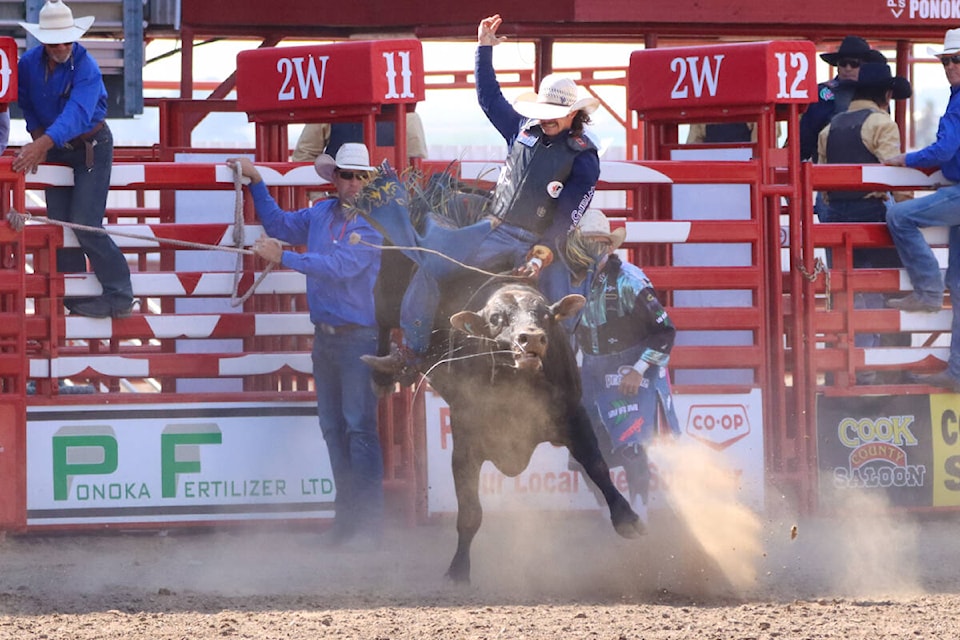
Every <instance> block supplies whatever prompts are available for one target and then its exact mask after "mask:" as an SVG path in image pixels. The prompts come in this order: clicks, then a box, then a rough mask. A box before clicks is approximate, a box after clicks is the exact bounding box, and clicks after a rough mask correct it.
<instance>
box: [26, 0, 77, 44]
mask: <svg viewBox="0 0 960 640" xmlns="http://www.w3.org/2000/svg"><path fill="white" fill-rule="evenodd" d="M93 20H94V16H84V17H83V18H77V19H76V20H74V18H73V11H70V7H68V6H67V5H65V4H63V3H62V2H60V0H47V2H46V3H45V4H44V5H43V8H42V9H40V20H39V22H38V23H37V24H34V23H32V22H21V23H20V26H21V27H23V28H24V29H26V30H27V32H28V33H29V34H30V35H32V36H33V37H34V38H36V39H37V40H39V41H40V42H41V43H43V44H67V43H70V42H76V41H77V40H79V39H80V38H82V37H83V34H85V33H86V32H87V29H89V28H90V27H91V26H93Z"/></svg>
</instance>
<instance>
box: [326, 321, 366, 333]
mask: <svg viewBox="0 0 960 640" xmlns="http://www.w3.org/2000/svg"><path fill="white" fill-rule="evenodd" d="M315 326H316V327H317V331H318V332H320V333H323V334H325V335H328V336H336V335H341V334H344V333H347V332H349V331H356V330H357V329H363V325H360V324H338V325H336V326H334V325H332V324H327V323H326V322H321V323H319V324H317V325H315Z"/></svg>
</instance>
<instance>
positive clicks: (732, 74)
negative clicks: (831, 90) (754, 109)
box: [628, 40, 817, 111]
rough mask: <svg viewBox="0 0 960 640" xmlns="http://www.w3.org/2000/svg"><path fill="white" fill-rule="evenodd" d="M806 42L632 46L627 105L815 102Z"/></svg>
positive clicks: (811, 50)
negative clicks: (661, 47) (633, 49)
mask: <svg viewBox="0 0 960 640" xmlns="http://www.w3.org/2000/svg"><path fill="white" fill-rule="evenodd" d="M815 55H816V49H815V48H814V46H813V43H811V42H808V41H800V40H798V41H792V40H784V41H776V42H751V43H743V44H725V45H714V46H706V47H678V48H668V49H646V50H643V51H634V52H633V53H632V54H631V56H630V70H629V74H628V91H629V95H628V105H629V107H630V108H631V109H635V110H638V111H648V110H652V109H677V108H684V107H689V108H693V107H707V106H735V105H756V104H772V103H789V102H804V103H805V102H813V101H815V100H816V97H817V89H816V87H817V82H816V77H815V73H814V72H815V65H814V59H815Z"/></svg>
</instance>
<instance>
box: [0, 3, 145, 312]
mask: <svg viewBox="0 0 960 640" xmlns="http://www.w3.org/2000/svg"><path fill="white" fill-rule="evenodd" d="M92 24H93V17H92V16H86V17H83V18H77V19H76V20H74V18H73V13H72V12H71V11H70V8H69V7H67V5H65V4H63V3H62V2H60V1H59V0H48V2H47V3H46V4H44V5H43V8H42V9H41V10H40V21H39V23H37V24H32V23H25V22H21V23H20V25H21V26H23V28H24V29H26V30H27V31H28V32H29V33H30V35H32V36H33V37H34V38H36V39H37V40H39V41H40V43H41V45H40V46H38V47H33V48H32V49H30V50H28V51H27V52H26V53H24V54H23V56H22V57H21V58H20V64H19V67H18V73H19V85H18V103H19V104H20V108H21V109H22V110H23V117H24V119H25V120H26V123H27V131H29V132H30V135H31V136H32V137H33V142H30V143H28V144H26V145H24V146H23V148H21V149H20V152H19V153H18V154H17V157H16V158H15V159H14V161H13V170H14V171H24V172H29V173H33V172H35V171H36V170H37V166H38V165H40V163H42V162H50V163H56V164H65V165H67V166H69V167H71V168H72V169H73V186H72V187H51V188H49V189H47V191H46V197H47V216H48V217H49V218H52V219H54V220H63V221H66V222H73V223H76V224H82V225H85V226H88V227H102V226H103V217H104V214H105V212H106V207H107V193H108V192H109V190H110V172H111V170H112V168H113V134H111V132H110V128H109V127H108V126H107V124H106V122H105V121H104V118H105V117H106V115H107V89H106V87H105V86H104V84H103V77H102V76H101V74H100V68H99V67H98V66H97V62H96V61H95V60H94V59H93V57H92V56H91V55H89V53H87V50H86V49H84V48H83V47H82V46H80V45H79V44H78V43H77V42H76V41H77V40H79V39H80V37H81V36H82V35H83V34H84V33H86V31H87V29H89V28H90V26H91V25H92ZM76 235H77V241H78V242H79V243H80V248H79V249H60V250H58V251H57V270H58V271H60V272H61V273H64V272H66V273H73V272H85V271H86V270H87V259H89V260H90V266H91V267H93V272H94V273H95V274H96V275H97V279H98V280H99V281H100V286H101V287H102V288H103V293H102V294H101V295H100V296H97V297H95V298H72V299H67V300H65V301H64V302H65V304H66V306H67V308H68V309H70V312H71V313H74V314H77V315H82V316H90V317H93V318H110V317H114V318H122V317H126V316H128V315H130V312H131V310H132V308H133V287H132V285H131V284H130V268H129V266H127V260H126V258H124V256H123V253H122V252H121V251H120V248H119V247H117V245H116V243H115V242H114V241H113V239H112V238H110V236H109V235H106V234H99V233H93V232H90V231H77V232H76Z"/></svg>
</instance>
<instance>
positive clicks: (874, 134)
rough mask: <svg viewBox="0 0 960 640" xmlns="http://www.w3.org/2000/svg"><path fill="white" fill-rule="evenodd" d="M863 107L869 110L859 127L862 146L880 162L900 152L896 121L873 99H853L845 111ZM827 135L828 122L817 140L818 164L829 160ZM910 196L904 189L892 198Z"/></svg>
mask: <svg viewBox="0 0 960 640" xmlns="http://www.w3.org/2000/svg"><path fill="white" fill-rule="evenodd" d="M863 109H869V110H870V111H871V113H870V115H869V116H867V119H866V120H864V121H863V126H861V127H860V139H861V140H862V141H863V146H864V147H866V148H867V150H868V151H870V153H872V154H873V155H875V156H876V157H877V159H878V160H879V161H880V162H883V161H884V160H886V159H887V158H892V157H893V156H895V155H897V154H898V153H900V129H899V128H898V127H897V123H896V122H894V121H893V119H891V118H890V114H889V113H887V112H886V111H884V110H883V109H881V108H880V107H879V106H877V103H876V102H874V101H873V100H854V101H853V102H851V103H850V108H849V109H847V111H861V110H863ZM829 136H830V125H829V124H828V125H827V126H826V127H824V129H823V131H821V132H820V137H819V139H818V140H817V155H818V157H819V159H820V160H819V163H820V164H827V163H828V162H829V159H828V158H827V138H829ZM870 195H871V196H875V197H881V198H882V197H883V196H884V195H885V194H883V193H881V192H879V191H875V192H872V193H870ZM910 198H911V194H910V193H908V192H906V191H894V192H893V199H894V200H896V201H897V202H900V201H901V200H908V199H910Z"/></svg>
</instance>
